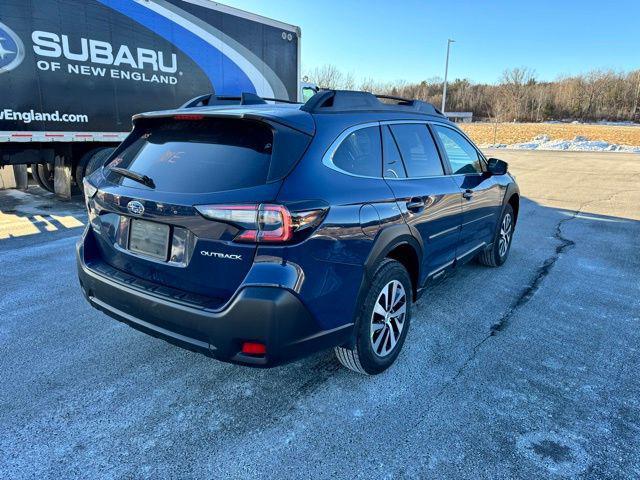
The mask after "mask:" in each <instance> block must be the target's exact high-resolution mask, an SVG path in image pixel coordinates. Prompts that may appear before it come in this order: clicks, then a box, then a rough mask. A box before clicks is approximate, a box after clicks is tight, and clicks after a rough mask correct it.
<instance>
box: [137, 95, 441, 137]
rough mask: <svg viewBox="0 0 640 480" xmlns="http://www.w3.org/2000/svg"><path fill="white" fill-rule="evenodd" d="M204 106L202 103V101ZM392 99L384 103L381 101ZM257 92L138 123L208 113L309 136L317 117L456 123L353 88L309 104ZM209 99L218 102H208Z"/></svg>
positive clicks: (410, 103) (416, 104)
mask: <svg viewBox="0 0 640 480" xmlns="http://www.w3.org/2000/svg"><path fill="white" fill-rule="evenodd" d="M203 99H204V100H205V102H204V103H205V105H202V100H203ZM380 99H383V100H385V102H386V101H391V102H392V103H385V102H383V101H381V100H380ZM268 100H273V99H262V98H260V97H258V96H257V95H255V94H246V93H245V94H242V95H241V96H240V97H224V96H215V95H213V94H209V95H203V96H200V97H196V98H195V99H192V100H190V101H189V102H187V103H186V104H185V105H184V106H183V107H182V108H179V109H173V110H162V111H155V112H146V113H140V114H137V115H134V117H133V121H134V123H137V122H138V121H139V120H141V119H144V118H168V117H179V118H186V117H188V116H206V117H219V118H220V117H221V118H242V119H252V120H257V121H267V122H272V123H278V124H281V125H285V126H287V127H290V128H293V129H295V130H298V131H300V132H303V133H305V134H308V135H313V134H314V133H315V130H316V122H315V120H314V117H315V118H316V119H320V118H322V122H321V123H325V122H330V123H334V124H338V125H343V126H345V127H348V126H349V125H350V124H353V125H355V124H359V123H367V122H376V121H403V120H408V121H416V120H420V121H438V122H443V123H447V124H451V125H453V124H452V123H451V122H450V121H449V120H448V119H447V117H445V116H444V115H443V114H442V113H441V112H440V111H439V110H438V109H436V108H435V107H434V106H433V105H431V104H430V103H426V102H422V101H419V100H407V99H404V98H399V97H391V96H384V95H378V96H376V95H373V94H371V93H369V92H359V91H350V90H322V91H320V92H318V93H317V94H316V95H314V96H313V97H312V98H311V99H309V100H308V101H307V102H306V103H304V104H302V103H293V102H288V103H267V101H268ZM209 102H216V104H214V105H209V104H208V103H209Z"/></svg>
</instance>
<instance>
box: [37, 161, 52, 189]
mask: <svg viewBox="0 0 640 480" xmlns="http://www.w3.org/2000/svg"><path fill="white" fill-rule="evenodd" d="M34 167H35V168H34ZM53 172H54V169H53V165H49V164H48V163H39V164H35V163H34V164H32V165H31V173H32V174H33V178H34V179H35V180H36V182H37V183H38V185H40V186H41V187H42V188H44V189H45V190H46V191H47V192H51V193H54V191H55V190H54V187H53Z"/></svg>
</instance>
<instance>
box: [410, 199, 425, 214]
mask: <svg viewBox="0 0 640 480" xmlns="http://www.w3.org/2000/svg"><path fill="white" fill-rule="evenodd" d="M424 205H425V203H424V200H423V199H422V198H420V197H413V198H412V199H411V200H409V201H408V202H407V210H409V211H411V212H419V211H420V210H422V209H423V208H424Z"/></svg>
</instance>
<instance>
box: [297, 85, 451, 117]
mask: <svg viewBox="0 0 640 480" xmlns="http://www.w3.org/2000/svg"><path fill="white" fill-rule="evenodd" d="M381 99H382V100H392V101H394V102H395V103H393V104H390V103H386V102H381V101H380V100H381ZM300 109H301V110H304V111H306V112H309V113H344V112H354V111H394V112H397V111H398V110H404V111H407V112H413V113H424V114H427V115H438V116H444V115H443V114H442V112H441V111H440V110H438V109H437V108H436V107H434V106H433V105H431V104H430V103H427V102H423V101H421V100H410V99H408V98H402V97H394V96H391V95H374V94H373V93H370V92H360V91H356V90H321V91H320V92H318V93H316V94H315V95H314V96H313V97H311V98H310V99H309V100H308V101H307V103H305V104H304V105H303V106H302V107H300Z"/></svg>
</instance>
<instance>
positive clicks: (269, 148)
mask: <svg viewBox="0 0 640 480" xmlns="http://www.w3.org/2000/svg"><path fill="white" fill-rule="evenodd" d="M136 128H137V129H139V134H138V136H137V138H135V140H134V141H133V142H132V143H131V144H129V145H128V146H127V147H126V148H125V149H124V150H123V151H122V152H121V153H120V154H119V155H118V156H117V157H116V158H115V159H114V160H113V161H111V162H110V163H109V165H107V166H114V167H115V166H117V167H121V168H126V169H128V170H132V171H134V172H136V173H140V174H143V175H147V176H149V177H150V178H151V179H152V180H153V181H154V183H155V185H156V190H157V191H165V192H176V193H206V192H217V191H224V190H234V189H239V188H248V187H254V186H258V185H263V184H265V183H266V182H269V181H272V180H276V179H278V178H280V177H281V176H282V175H284V174H286V173H287V172H288V171H289V168H287V166H288V167H290V166H291V165H292V164H293V163H295V161H296V160H297V159H299V158H300V156H301V155H302V153H303V152H304V148H306V145H307V143H308V139H307V138H304V139H303V140H304V141H302V142H301V143H300V144H299V145H298V146H297V147H296V141H293V142H291V141H288V142H287V143H288V144H289V145H288V146H287V147H290V146H291V144H293V145H294V147H295V148H293V149H291V148H286V149H285V150H286V153H287V154H286V155H284V154H283V155H276V153H277V152H276V151H277V150H278V149H277V148H275V147H274V143H275V142H277V141H278V138H277V137H278V134H277V133H276V134H275V135H274V130H272V128H271V127H270V125H267V124H265V123H261V122H252V121H246V120H235V119H204V120H193V121H191V120H188V121H184V120H180V121H176V120H172V119H171V120H167V119H162V121H160V120H156V121H153V122H150V123H149V124H148V125H147V126H140V127H136ZM288 135H291V132H287V136H288ZM300 135H301V136H302V137H306V136H305V135H303V134H300ZM292 150H293V151H292ZM283 153H284V152H283ZM282 163H285V164H287V165H284V167H283V165H282ZM107 173H108V172H107ZM274 177H275V178H274ZM109 180H110V181H112V182H117V183H120V184H122V185H125V186H130V187H135V188H145V187H143V186H141V185H140V184H139V183H137V182H134V181H133V180H130V179H128V178H125V177H122V176H119V175H116V174H113V173H112V174H109Z"/></svg>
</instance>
